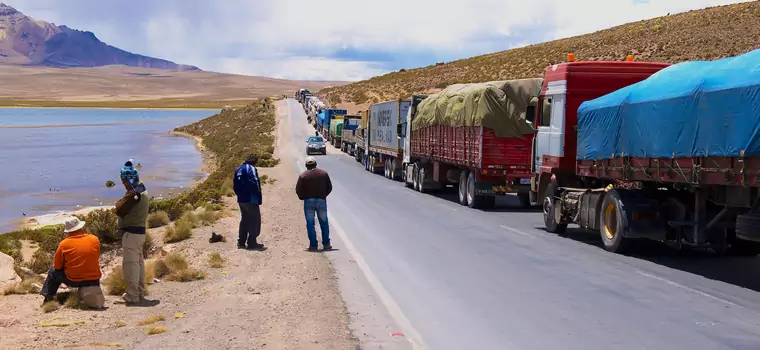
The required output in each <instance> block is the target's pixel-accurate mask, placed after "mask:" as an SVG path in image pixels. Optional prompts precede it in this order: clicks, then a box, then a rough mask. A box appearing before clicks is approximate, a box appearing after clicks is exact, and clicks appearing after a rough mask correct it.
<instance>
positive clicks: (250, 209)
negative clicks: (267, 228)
mask: <svg viewBox="0 0 760 350" xmlns="http://www.w3.org/2000/svg"><path fill="white" fill-rule="evenodd" d="M256 162H258V158H257V157H256V156H255V155H250V156H248V158H247V159H246V160H245V162H244V163H243V164H242V165H240V167H238V168H237V170H235V178H234V180H233V188H234V190H235V194H236V195H237V200H238V205H240V231H239V232H238V243H237V246H238V249H248V250H264V249H265V248H264V245H263V244H260V243H258V242H257V238H258V237H259V233H261V211H260V209H259V206H260V205H261V203H262V198H261V181H259V173H258V171H257V170H256ZM246 244H248V246H247V247H246Z"/></svg>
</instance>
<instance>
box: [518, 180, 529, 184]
mask: <svg viewBox="0 0 760 350" xmlns="http://www.w3.org/2000/svg"><path fill="white" fill-rule="evenodd" d="M520 185H530V179H520Z"/></svg>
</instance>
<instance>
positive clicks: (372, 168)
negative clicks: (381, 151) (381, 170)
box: [369, 156, 377, 174]
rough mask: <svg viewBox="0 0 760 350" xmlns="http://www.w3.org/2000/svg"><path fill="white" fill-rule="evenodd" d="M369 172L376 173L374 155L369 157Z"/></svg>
mask: <svg viewBox="0 0 760 350" xmlns="http://www.w3.org/2000/svg"><path fill="white" fill-rule="evenodd" d="M369 172H370V173H373V174H377V173H376V172H375V157H374V156H370V157H369Z"/></svg>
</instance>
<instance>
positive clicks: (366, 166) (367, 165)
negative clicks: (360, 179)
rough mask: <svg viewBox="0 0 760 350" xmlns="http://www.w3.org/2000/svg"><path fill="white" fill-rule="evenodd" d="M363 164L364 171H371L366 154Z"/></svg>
mask: <svg viewBox="0 0 760 350" xmlns="http://www.w3.org/2000/svg"><path fill="white" fill-rule="evenodd" d="M362 163H364V170H366V171H369V157H368V156H367V155H366V154H365V155H364V156H363V157H362Z"/></svg>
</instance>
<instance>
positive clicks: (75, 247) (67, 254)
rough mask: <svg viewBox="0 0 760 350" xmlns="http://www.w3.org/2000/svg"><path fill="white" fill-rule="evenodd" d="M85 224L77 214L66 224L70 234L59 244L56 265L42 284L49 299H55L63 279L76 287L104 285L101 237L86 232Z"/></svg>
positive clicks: (54, 262) (56, 252)
mask: <svg viewBox="0 0 760 350" xmlns="http://www.w3.org/2000/svg"><path fill="white" fill-rule="evenodd" d="M84 225H85V222H84V221H81V220H79V219H78V218H76V217H70V218H68V219H66V222H65V223H64V224H63V232H66V233H67V234H68V235H67V237H66V238H64V239H63V241H61V243H59V244H58V249H56V251H55V258H54V259H53V267H51V268H50V270H49V271H48V275H47V278H46V279H45V284H44V285H43V286H42V292H41V294H42V295H43V296H44V297H45V302H48V301H51V300H55V295H56V293H58V288H59V287H60V286H61V283H65V284H66V285H67V286H69V287H76V288H82V287H95V286H100V277H101V273H100V240H98V237H95V236H93V235H91V234H88V233H85V232H84ZM100 306H102V304H101V305H100Z"/></svg>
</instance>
